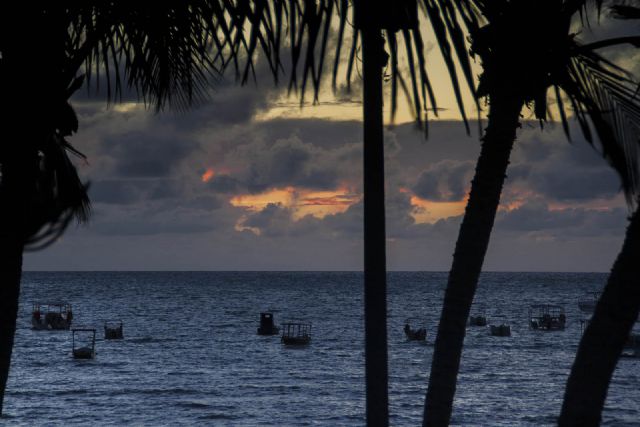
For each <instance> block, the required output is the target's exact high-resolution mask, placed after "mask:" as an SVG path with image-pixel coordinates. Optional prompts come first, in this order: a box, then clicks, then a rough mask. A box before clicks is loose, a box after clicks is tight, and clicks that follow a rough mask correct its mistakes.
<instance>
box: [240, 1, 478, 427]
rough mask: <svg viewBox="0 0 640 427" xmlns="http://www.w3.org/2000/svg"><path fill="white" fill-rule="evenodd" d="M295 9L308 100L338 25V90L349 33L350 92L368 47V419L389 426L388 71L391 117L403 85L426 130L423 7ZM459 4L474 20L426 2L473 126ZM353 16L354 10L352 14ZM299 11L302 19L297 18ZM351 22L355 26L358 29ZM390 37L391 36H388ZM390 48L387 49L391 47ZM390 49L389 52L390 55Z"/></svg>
mask: <svg viewBox="0 0 640 427" xmlns="http://www.w3.org/2000/svg"><path fill="white" fill-rule="evenodd" d="M292 4H293V5H294V6H291V7H290V9H289V10H288V13H289V26H288V29H289V31H290V32H291V39H290V43H289V46H288V48H289V49H290V51H291V63H292V65H291V77H290V83H289V87H290V88H297V87H300V88H301V94H300V96H301V100H302V101H303V100H304V94H305V88H307V87H308V81H309V80H310V81H311V85H312V87H313V92H314V101H317V99H318V94H319V91H320V87H321V83H322V81H323V80H322V75H323V64H324V59H325V55H326V54H325V52H326V46H327V40H328V33H329V31H328V29H329V27H330V25H331V22H332V20H334V19H335V20H336V22H337V23H338V24H339V32H338V40H337V44H336V53H335V62H334V66H333V87H334V89H335V87H336V80H337V75H338V68H339V64H340V62H341V54H340V53H341V49H342V45H343V43H344V35H345V31H346V29H347V28H352V30H353V31H352V41H351V49H350V52H349V55H348V59H347V85H350V82H351V76H352V71H353V69H354V64H355V62H356V60H357V59H358V58H357V54H358V46H359V44H358V41H359V40H360V47H361V58H360V60H361V62H362V81H363V129H364V141H363V142H364V156H363V157H364V247H365V254H364V282H365V283H364V294H365V296H364V313H365V377H366V416H367V425H369V426H387V425H388V424H389V413H388V375H387V330H386V313H387V311H386V254H385V252H386V251H385V246H386V241H385V209H384V147H383V143H384V141H383V120H382V111H383V104H382V100H383V94H382V82H383V72H384V69H385V67H387V64H388V61H390V64H389V68H390V81H391V117H392V119H393V116H394V114H395V111H396V107H397V101H396V99H397V94H398V86H400V89H401V90H402V91H403V92H404V93H405V96H406V98H407V99H408V100H409V101H410V103H411V105H412V109H413V114H414V116H415V118H416V121H417V123H418V124H419V125H422V124H423V121H422V115H423V114H426V112H427V100H429V101H430V102H431V103H432V106H433V107H434V110H435V111H437V108H436V105H435V97H434V95H433V91H432V89H431V85H430V82H429V78H428V75H427V70H426V65H425V58H424V53H423V50H424V45H423V42H422V36H421V29H420V24H419V18H418V2H417V1H416V0H401V1H391V0H390V1H387V2H382V1H379V2H369V3H367V2H364V1H363V0H355V1H353V7H352V8H350V2H349V1H348V0H339V1H335V0H324V1H319V2H316V1H303V2H293V3H292ZM454 4H459V10H462V11H463V12H464V13H465V14H466V16H467V17H468V18H467V19H469V20H470V21H473V13H472V11H471V10H470V9H469V7H470V6H469V5H468V3H467V2H466V1H464V0H462V1H458V0H453V1H452V2H437V1H432V0H427V1H423V2H422V3H421V5H422V6H424V7H423V10H424V11H425V12H426V14H427V16H428V18H429V21H430V23H431V25H432V28H433V30H434V32H435V34H436V37H437V42H438V45H439V47H440V49H441V52H442V53H443V56H444V58H445V62H446V65H447V67H448V69H449V73H450V76H451V79H452V84H453V89H454V92H455V95H456V99H457V102H458V106H459V108H460V111H461V114H462V116H463V119H464V121H465V123H466V122H467V120H466V116H465V113H464V105H463V103H462V97H461V94H460V87H459V83H458V79H457V74H456V64H455V61H454V58H455V57H457V58H458V60H459V64H460V65H461V69H462V71H463V74H464V78H465V80H466V81H467V83H468V84H469V86H470V87H471V88H472V87H473V78H472V73H471V67H470V63H469V59H468V57H467V52H466V45H465V40H464V35H463V32H462V31H461V29H460V25H459V23H458V19H457V17H456V9H455V8H454V6H453V5H454ZM273 9H274V12H273V13H271V14H270V15H271V16H275V19H274V21H275V22H276V23H277V22H282V18H278V14H279V13H282V10H283V9H284V7H283V6H282V5H281V4H280V3H279V2H277V1H276V2H273ZM350 9H351V10H350ZM296 10H298V11H299V13H298V14H292V12H294V11H296ZM253 21H254V22H260V21H262V22H264V23H263V26H264V34H266V35H265V36H264V40H266V41H267V44H268V45H269V48H268V49H266V51H267V53H268V54H269V55H272V59H270V61H269V62H270V64H275V66H274V67H273V68H272V69H275V70H277V69H279V68H280V67H281V65H280V64H281V61H280V56H279V53H280V52H281V50H282V49H281V47H280V44H281V39H280V37H279V35H278V34H279V33H277V32H275V34H274V32H273V31H272V28H279V27H278V26H275V27H269V19H262V18H260V17H254V18H253ZM350 23H353V25H351V24H350ZM398 32H400V33H401V34H402V38H403V39H404V44H405V54H406V58H407V64H406V65H407V69H408V73H409V75H410V80H409V82H410V84H411V89H409V88H408V87H407V81H406V79H405V78H404V77H403V74H402V72H401V69H400V68H401V67H399V66H398V60H399V53H400V51H401V49H400V47H399V43H398V40H397V33H398ZM383 35H384V37H383ZM305 37H306V46H305V50H306V56H305V57H304V59H302V65H301V74H302V78H301V81H299V80H298V73H297V68H298V65H299V62H300V61H301V56H302V54H301V52H302V51H303V49H302V47H303V38H305ZM385 42H386V43H385ZM385 47H386V49H387V50H388V53H387V52H386V51H385Z"/></svg>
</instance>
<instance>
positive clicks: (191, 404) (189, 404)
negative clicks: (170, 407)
mask: <svg viewBox="0 0 640 427" xmlns="http://www.w3.org/2000/svg"><path fill="white" fill-rule="evenodd" d="M176 406H179V407H182V408H193V409H203V408H210V407H211V405H210V404H208V403H204V402H178V403H176Z"/></svg>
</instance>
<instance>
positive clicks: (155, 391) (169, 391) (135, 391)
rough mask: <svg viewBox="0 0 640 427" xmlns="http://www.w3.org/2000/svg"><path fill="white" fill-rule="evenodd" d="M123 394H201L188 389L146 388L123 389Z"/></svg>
mask: <svg viewBox="0 0 640 427" xmlns="http://www.w3.org/2000/svg"><path fill="white" fill-rule="evenodd" d="M124 393H125V394H145V395H184V394H188V395H189V394H190V395H193V394H201V391H199V390H193V389H189V388H181V387H176V388H146V389H125V390H124Z"/></svg>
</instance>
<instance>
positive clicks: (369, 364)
mask: <svg viewBox="0 0 640 427" xmlns="http://www.w3.org/2000/svg"><path fill="white" fill-rule="evenodd" d="M372 8H373V7H372V6H369V7H367V8H362V9H361V10H362V13H363V14H362V18H363V25H362V63H363V102H364V106H363V114H364V318H365V377H366V395H367V425H368V426H384V427H386V426H388V425H389V409H388V406H389V405H388V391H387V389H388V380H387V376H388V373H387V271H386V256H385V243H386V242H385V212H384V147H383V142H384V139H383V122H382V65H383V62H384V61H383V57H384V54H385V53H384V40H383V38H382V35H381V31H380V30H379V28H377V26H376V25H372V21H373V20H372V19H371V17H370V16H369V17H365V14H367V15H368V14H369V13H371V11H370V9H372ZM367 9H369V10H367Z"/></svg>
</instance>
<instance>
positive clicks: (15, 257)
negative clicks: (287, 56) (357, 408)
mask: <svg viewBox="0 0 640 427" xmlns="http://www.w3.org/2000/svg"><path fill="white" fill-rule="evenodd" d="M454 2H455V3H458V2H460V3H464V4H465V5H466V1H462V0H455V1H454ZM72 6H73V7H71V6H69V5H66V4H64V5H49V6H40V5H24V6H22V5H20V6H19V7H18V8H17V13H15V12H16V10H14V9H12V10H11V12H14V13H4V12H5V10H3V11H2V12H3V13H2V15H1V16H2V18H0V19H4V21H3V22H2V23H3V24H4V25H3V26H2V29H1V30H0V31H2V35H1V37H0V43H1V46H0V49H1V52H2V56H1V57H0V80H1V81H0V84H2V85H3V89H6V91H5V92H4V93H5V94H8V95H9V96H6V98H7V99H16V100H20V99H38V100H40V99H41V98H44V99H46V100H47V101H48V102H47V103H46V105H45V107H46V108H44V107H43V108H42V109H41V110H42V111H43V112H44V113H47V114H48V116H47V117H51V120H44V121H42V122H36V121H33V120H31V119H30V118H27V117H25V116H24V115H22V114H20V112H21V111H27V108H26V107H27V105H19V104H16V106H19V107H22V108H15V109H14V110H13V111H12V113H11V114H10V115H9V116H6V117H5V120H6V121H7V123H11V124H12V125H14V126H15V125H16V124H19V126H17V127H14V128H13V130H12V131H11V132H9V139H10V140H16V141H18V140H22V137H23V135H22V129H25V128H32V129H33V127H34V125H37V131H38V132H37V134H36V133H35V132H34V135H35V136H34V138H33V141H34V142H33V143H31V142H30V143H21V144H16V145H8V144H4V145H3V147H2V150H3V151H2V152H1V153H0V164H1V166H2V182H1V183H0V198H1V199H2V201H3V206H12V209H10V210H3V211H2V213H1V214H0V215H2V216H1V217H0V220H1V221H0V227H1V230H0V234H1V235H2V242H0V256H1V257H2V259H3V269H2V272H1V274H2V275H3V276H2V284H1V285H0V311H1V313H0V322H1V323H0V326H1V327H2V330H1V331H0V345H1V346H2V347H1V350H0V393H1V395H0V402H2V399H3V397H4V390H5V386H6V380H7V377H8V372H9V363H10V358H11V351H12V346H13V337H14V334H15V324H16V316H17V308H18V295H19V290H20V276H21V262H22V252H23V250H24V249H25V248H29V247H31V248H40V247H42V246H45V245H47V244H49V243H51V242H53V241H54V240H55V239H56V238H57V237H58V236H59V235H60V234H61V233H62V232H63V231H64V229H65V228H66V226H67V225H68V224H69V223H70V221H71V220H72V219H73V218H74V217H75V218H77V219H79V220H85V219H86V216H87V214H88V200H87V197H86V188H85V187H84V186H83V185H82V184H81V182H80V180H79V179H78V176H77V173H76V171H75V169H74V167H73V164H72V163H71V162H70V161H69V159H68V157H67V152H72V153H75V154H78V155H80V156H81V154H80V153H79V152H77V151H76V150H75V149H73V148H72V147H71V146H70V145H69V144H68V143H67V142H66V141H65V140H64V137H65V136H68V135H70V134H71V133H73V132H75V131H76V130H77V118H76V116H75V113H74V112H73V109H72V108H71V106H70V105H69V103H68V99H69V97H70V96H71V95H72V94H73V93H74V91H75V90H77V89H78V88H79V87H80V86H82V83H83V79H82V77H81V76H76V74H77V73H78V70H79V69H80V68H81V67H82V66H83V65H84V69H85V72H86V74H87V77H91V76H92V74H93V72H99V71H100V70H102V72H103V73H104V75H105V78H106V82H107V87H106V90H107V97H108V99H110V100H117V99H118V98H119V95H120V94H121V93H122V90H123V86H128V87H132V88H133V89H135V90H136V91H137V92H138V94H139V96H141V97H142V98H143V99H144V101H145V102H146V103H147V104H148V105H155V106H156V109H158V110H160V109H162V108H164V107H165V106H178V107H179V108H185V107H186V106H188V105H189V104H190V103H191V102H192V101H194V100H197V99H198V98H199V97H201V96H202V95H203V93H204V91H203V89H204V85H205V81H206V77H207V73H208V70H211V69H214V70H215V65H216V64H218V63H220V64H221V66H226V65H228V64H231V65H232V66H233V67H234V68H235V70H236V75H237V77H238V79H239V80H241V81H242V83H245V82H247V81H248V79H249V78H250V77H251V76H252V75H253V72H254V62H253V56H254V53H255V52H256V51H257V50H262V51H263V52H264V53H265V58H266V59H267V61H268V63H269V66H270V67H271V70H272V72H273V74H274V77H275V79H276V82H277V81H278V76H279V72H280V71H281V70H283V69H284V66H283V65H282V62H281V53H282V51H283V50H284V49H283V47H286V48H287V50H288V51H290V53H291V64H292V65H291V69H290V70H291V76H290V83H289V85H290V86H289V87H290V88H291V89H295V88H298V87H300V88H301V102H303V101H304V94H305V88H306V87H307V85H308V82H309V81H311V85H312V86H313V90H314V94H315V98H314V99H315V100H317V99H318V93H319V90H320V85H321V82H322V75H323V68H324V67H323V64H324V62H325V61H324V59H325V52H326V48H327V44H328V43H327V42H328V39H329V28H330V26H331V23H332V20H334V19H336V20H337V21H338V22H339V26H340V30H339V36H338V38H339V42H338V44H337V50H336V60H335V63H334V67H333V82H334V88H335V84H336V76H337V73H338V66H339V63H340V62H341V60H340V58H341V56H340V50H341V48H342V45H343V40H344V38H343V37H344V35H345V32H346V29H347V28H348V27H352V26H351V24H350V23H351V22H353V23H355V24H356V25H355V26H353V27H352V28H353V33H352V42H351V50H350V53H349V55H348V60H347V64H348V65H347V81H348V83H350V82H351V76H352V72H353V70H354V68H355V67H354V64H355V62H356V61H357V60H358V52H359V49H358V46H359V43H358V41H359V40H360V45H361V51H362V52H361V54H362V59H361V60H362V63H363V80H364V87H365V89H364V98H365V107H364V110H365V111H364V116H365V120H364V129H365V141H364V142H365V156H364V157H365V173H364V175H365V178H364V181H365V185H364V188H365V230H366V231H365V247H366V253H365V260H366V261H365V293H366V295H365V300H366V302H365V317H366V321H365V323H366V325H365V329H366V355H365V359H366V372H367V374H366V377H367V387H366V388H367V422H368V424H369V425H388V399H387V373H386V372H387V356H386V267H385V231H384V225H385V222H384V191H383V189H384V168H383V145H382V144H383V137H382V90H381V87H382V86H381V85H382V73H383V67H384V66H385V65H386V64H387V53H386V52H385V51H384V41H385V40H384V39H383V37H382V34H383V33H384V34H385V35H386V41H387V48H388V50H389V52H390V56H391V65H390V68H391V71H390V75H391V82H392V83H391V86H392V88H391V115H392V117H393V116H394V114H395V111H396V107H397V102H396V99H397V94H398V86H400V89H401V90H402V91H403V92H404V93H405V94H406V97H407V99H408V100H410V101H411V104H412V106H413V113H414V115H415V117H416V120H417V122H418V124H422V123H423V122H422V117H423V114H426V112H427V107H426V105H427V98H429V99H430V101H431V102H432V104H433V108H434V110H435V111H437V108H436V105H435V98H434V95H433V91H432V90H431V85H430V83H429V79H428V76H427V72H426V66H425V59H424V54H423V50H424V46H423V42H422V38H421V31H420V28H419V22H418V16H417V13H418V10H417V9H418V8H417V2H416V0H402V1H389V2H387V3H382V2H380V3H378V2H376V3H373V4H367V5H365V4H364V2H362V1H354V4H353V7H351V5H350V2H349V1H348V0H324V1H319V2H317V1H315V0H273V1H267V0H254V1H251V2H249V1H237V2H230V1H227V0H191V1H189V2H177V1H176V2H164V3H161V4H158V3H156V2H150V1H145V2H137V3H134V4H131V3H124V2H122V1H114V2H108V3H104V2H91V1H88V2H81V3H78V4H73V5H72ZM465 8H466V6H464V7H463V6H461V9H462V10H464V9H465ZM350 10H351V11H350ZM424 10H425V11H427V13H428V15H429V18H430V21H431V23H432V25H433V27H434V31H435V34H436V36H437V38H438V43H439V46H440V47H441V48H442V52H443V55H444V57H445V61H446V64H447V67H448V68H449V71H450V73H451V76H452V82H453V86H454V90H455V93H456V98H457V101H458V104H459V106H460V109H461V112H462V114H463V117H464V108H463V105H462V98H461V95H460V88H459V84H458V80H457V77H456V64H455V63H454V53H455V55H457V56H458V59H459V62H460V65H461V66H462V70H463V72H464V75H465V79H466V80H467V82H468V83H469V84H470V86H472V75H471V68H470V66H469V61H468V59H467V57H466V51H465V50H466V46H465V42H464V36H463V34H462V32H461V31H460V29H459V27H458V24H457V19H456V17H455V10H454V9H453V7H452V6H451V5H449V4H448V3H445V4H442V5H441V4H440V3H439V2H435V1H432V0H428V1H424ZM467 13H468V14H469V15H470V12H469V11H467ZM16 16H18V17H20V18H21V19H23V20H25V21H27V22H28V24H29V25H28V28H30V29H32V31H30V32H29V33H28V34H27V35H26V37H24V38H18V37H14V34H13V33H11V32H10V31H9V29H10V28H15V21H12V22H11V23H9V22H7V20H8V19H14V18H15V17H16ZM25 28H27V26H26V25H25ZM398 31H401V32H402V37H403V39H404V42H405V43H404V44H405V49H406V55H407V61H408V69H409V73H410V80H407V79H405V78H403V77H402V73H401V71H400V67H398V53H399V51H400V50H401V49H400V48H399V47H398V41H397V38H396V33H397V32H398ZM287 33H288V35H289V38H288V39H287V40H286V39H285V36H286V34H287ZM450 41H451V42H450ZM450 43H451V45H450ZM33 46H40V47H41V50H42V51H44V52H45V53H46V56H45V57H44V58H43V57H38V58H34V57H33V55H29V54H30V53H31V52H32V50H31V48H32V47H33ZM211 52H213V53H211ZM305 52H306V54H305V55H303V53H305ZM316 57H318V58H319V59H318V60H316ZM243 60H245V61H246V62H245V63H244V65H242V64H241V62H242V61H243ZM299 63H302V66H301V69H302V71H301V74H302V77H301V79H299V78H298V74H297V69H298V65H299ZM42 64H45V66H46V70H47V72H46V73H40V72H38V70H39V68H40V67H42ZM24 69H26V70H27V72H26V73H25V72H23V71H24ZM43 74H44V75H45V78H44V79H43V78H42V77H43ZM98 77H99V76H98ZM87 80H89V79H88V78H87ZM96 81H98V82H99V81H100V79H99V78H98V79H96ZM408 81H409V82H410V84H411V89H408V88H407V82H408ZM36 82H37V83H38V84H37V85H36ZM24 94H27V95H28V96H26V97H24V96H23V95H24ZM54 111H60V114H53V113H52V112H54ZM465 122H466V117H465ZM9 128H10V129H11V127H9ZM18 129H19V130H18ZM43 145H46V149H39V147H41V146H43ZM43 158H44V162H43V161H42V160H43ZM54 161H55V162H56V163H53V162H54ZM43 163H44V164H46V165H47V167H44V168H43V167H42V164H43ZM62 178H65V179H62ZM38 201H39V202H38ZM45 212H46V215H45V214H44V213H45ZM33 213H37V214H38V218H37V219H36V218H31V217H30V215H31V214H33ZM0 413H1V406H0Z"/></svg>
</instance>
